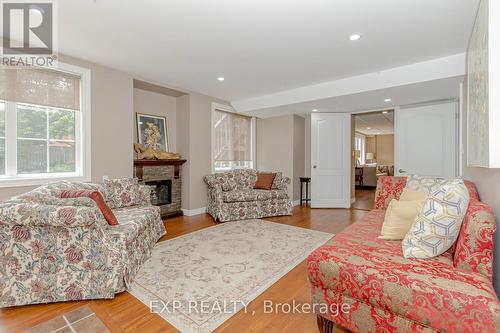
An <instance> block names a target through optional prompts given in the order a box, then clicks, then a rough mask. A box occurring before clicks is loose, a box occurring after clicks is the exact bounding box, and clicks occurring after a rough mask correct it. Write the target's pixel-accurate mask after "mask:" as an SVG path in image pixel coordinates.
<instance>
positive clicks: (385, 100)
mask: <svg viewBox="0 0 500 333" xmlns="http://www.w3.org/2000/svg"><path fill="white" fill-rule="evenodd" d="M390 101H392V99H390V98H386V99H384V102H386V103H389V102H390Z"/></svg>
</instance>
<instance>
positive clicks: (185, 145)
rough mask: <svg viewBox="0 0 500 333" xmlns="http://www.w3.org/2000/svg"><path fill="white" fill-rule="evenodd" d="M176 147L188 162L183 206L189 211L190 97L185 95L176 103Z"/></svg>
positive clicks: (184, 173)
mask: <svg viewBox="0 0 500 333" xmlns="http://www.w3.org/2000/svg"><path fill="white" fill-rule="evenodd" d="M175 106H176V111H177V112H176V120H177V124H176V145H177V152H178V153H180V154H181V156H182V158H183V159H185V160H187V162H186V163H185V164H184V165H183V167H182V171H181V175H182V188H181V191H182V206H184V207H183V208H185V209H188V206H189V166H190V163H191V162H190V160H191V159H190V155H189V95H184V96H181V97H178V98H177V101H176V105H175Z"/></svg>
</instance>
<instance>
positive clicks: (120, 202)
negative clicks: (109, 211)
mask: <svg viewBox="0 0 500 333" xmlns="http://www.w3.org/2000/svg"><path fill="white" fill-rule="evenodd" d="M104 191H105V196H106V200H107V202H108V204H109V207H110V208H122V207H130V206H138V205H140V204H141V202H142V198H141V193H140V187H139V182H138V180H137V178H121V179H105V180H104Z"/></svg>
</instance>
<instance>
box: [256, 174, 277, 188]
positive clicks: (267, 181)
mask: <svg viewBox="0 0 500 333" xmlns="http://www.w3.org/2000/svg"><path fill="white" fill-rule="evenodd" d="M274 178H276V174H275V173H271V172H258V173H257V181H256V182H255V186H254V187H253V188H254V189H258V190H270V189H272V187H273V183H274Z"/></svg>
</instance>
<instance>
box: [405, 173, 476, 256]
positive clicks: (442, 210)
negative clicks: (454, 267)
mask: <svg viewBox="0 0 500 333" xmlns="http://www.w3.org/2000/svg"><path fill="white" fill-rule="evenodd" d="M468 205H469V191H468V190H467V187H466V186H465V184H464V182H463V180H461V179H455V180H452V181H448V182H447V183H446V184H445V185H443V186H441V187H440V188H439V189H437V190H435V191H434V192H432V193H431V194H430V196H429V198H428V199H427V200H426V201H425V203H424V206H423V207H422V210H421V211H420V212H419V213H418V215H417V217H416V218H415V222H414V223H413V226H412V227H411V228H410V231H409V232H408V233H407V234H406V236H405V238H404V240H403V254H404V257H405V258H422V259H425V258H432V257H437V256H439V255H441V254H443V253H444V252H446V251H447V250H448V249H449V248H450V247H452V245H453V243H455V241H456V240H457V238H458V234H459V233H460V227H461V226H462V222H463V220H464V217H465V213H466V212H467V206H468Z"/></svg>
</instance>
